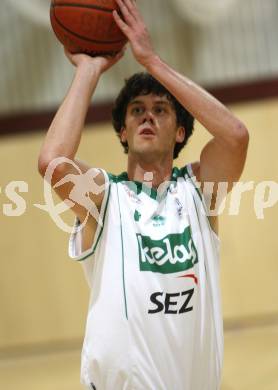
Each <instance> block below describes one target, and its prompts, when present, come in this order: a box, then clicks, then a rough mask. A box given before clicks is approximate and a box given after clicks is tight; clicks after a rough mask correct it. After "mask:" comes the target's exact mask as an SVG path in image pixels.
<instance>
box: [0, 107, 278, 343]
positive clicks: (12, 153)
mask: <svg viewBox="0 0 278 390" xmlns="http://www.w3.org/2000/svg"><path fill="white" fill-rule="evenodd" d="M232 109H233V111H234V112H235V113H236V114H237V115H238V116H239V117H240V118H241V119H242V120H243V121H244V122H245V123H246V125H247V126H248V128H249V130H250V135H251V140H250V150H249V157H248V161H247V164H246V169H245V172H244V175H243V177H242V180H244V181H249V180H252V181H255V182H256V184H257V183H258V182H260V181H262V180H276V181H277V172H278V169H277V168H278V162H277V161H278V160H277V152H276V146H277V144H278V132H277V112H278V100H273V101H265V102H260V103H252V104H245V105H240V106H233V107H232ZM42 139H43V134H41V133H38V134H37V135H32V136H25V137H14V138H9V139H2V140H1V144H0V166H1V176H0V186H1V188H2V193H0V212H1V213H0V221H1V232H2V234H1V237H0V250H1V262H0V292H1V293H0V313H1V321H0V348H3V347H11V346H18V345H25V344H33V343H38V342H40V343H41V342H43V343H48V342H67V341H75V340H80V339H81V338H82V335H83V330H84V325H85V318H86V308H87V302H88V289H87V286H86V283H85V280H84V278H83V274H82V270H81V267H80V265H79V264H76V263H74V262H72V261H70V260H69V259H68V256H67V241H68V234H66V233H64V232H62V231H60V230H59V229H58V228H57V227H56V226H55V224H54V222H53V221H52V220H51V219H50V217H49V216H48V215H47V214H46V213H45V212H43V211H41V210H39V209H37V208H35V207H34V206H33V203H41V204H43V203H44V199H43V183H42V180H41V178H40V177H39V175H38V173H37V168H36V167H37V155H38V151H39V148H40V145H41V142H42ZM208 139H209V136H208V134H207V133H206V132H205V131H204V130H203V129H201V128H200V127H199V126H197V128H196V133H195V135H194V138H193V139H192V141H191V142H190V144H189V146H188V148H187V150H186V151H185V152H184V153H183V155H182V156H181V158H180V159H179V161H178V162H177V165H181V164H184V163H185V162H189V161H193V160H196V159H198V156H199V152H200V150H201V147H202V146H203V145H204V143H205V142H206V141H207V140H208ZM105 149H106V150H107V151H106V152H104V150H105ZM79 158H81V159H83V160H86V161H88V162H89V163H90V164H91V165H93V166H100V167H103V168H105V169H107V170H108V171H111V172H114V173H117V172H120V171H123V170H124V169H125V155H123V153H122V150H121V147H120V145H119V143H118V140H117V139H116V137H115V135H114V134H113V132H112V130H111V129H110V127H109V126H105V125H103V126H97V128H96V129H94V131H91V129H88V130H86V131H85V132H84V136H83V139H82V144H81V147H80V151H79ZM14 180H23V181H26V182H27V183H28V185H29V192H28V193H26V194H22V196H23V197H24V199H25V201H26V205H27V209H26V212H25V214H24V215H23V216H20V217H7V216H4V215H3V213H2V206H3V204H4V203H10V201H9V199H8V198H7V196H6V195H5V192H4V189H5V186H6V185H7V184H8V183H9V182H10V181H14ZM253 199H254V192H252V193H250V194H245V195H244V196H243V201H242V207H241V211H240V215H239V216H236V217H235V216H233V217H231V216H229V215H228V209H226V210H225V211H224V213H223V216H222V217H221V220H220V236H221V239H222V249H221V251H222V260H221V263H222V293H223V309H224V316H225V318H226V319H227V318H230V319H233V318H241V317H248V316H252V315H257V314H259V315H264V314H268V313H274V312H276V313H278V308H277V302H278V288H277V282H276V281H277V274H278V264H277V261H278V240H277V238H276V236H277V225H278V223H277V221H278V207H277V205H276V207H273V208H271V209H269V210H266V212H265V219H264V220H258V219H257V218H256V216H255V213H254V209H253ZM65 220H66V221H68V222H69V221H72V220H73V217H72V216H71V215H70V212H68V213H67V214H66V215H65Z"/></svg>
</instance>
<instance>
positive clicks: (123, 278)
mask: <svg viewBox="0 0 278 390" xmlns="http://www.w3.org/2000/svg"><path fill="white" fill-rule="evenodd" d="M116 188H117V199H118V208H119V214H120V230H121V250H122V280H123V290H124V302H125V316H126V319H127V320H128V314H127V302H126V289H125V255H124V240H123V226H122V213H121V206H120V199H119V191H118V186H117V187H116Z"/></svg>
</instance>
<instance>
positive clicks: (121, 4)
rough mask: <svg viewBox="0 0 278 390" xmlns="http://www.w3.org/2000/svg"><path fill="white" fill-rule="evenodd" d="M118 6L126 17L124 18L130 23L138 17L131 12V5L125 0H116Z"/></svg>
mask: <svg viewBox="0 0 278 390" xmlns="http://www.w3.org/2000/svg"><path fill="white" fill-rule="evenodd" d="M116 2H117V4H118V6H119V7H120V10H121V13H122V15H123V17H124V20H125V21H126V22H127V23H128V24H129V25H132V24H133V23H134V22H135V21H136V19H135V17H134V16H133V14H132V13H131V11H130V9H129V7H128V6H127V4H126V3H125V2H124V1H123V0H116Z"/></svg>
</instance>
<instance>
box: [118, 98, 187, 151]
mask: <svg viewBox="0 0 278 390" xmlns="http://www.w3.org/2000/svg"><path fill="white" fill-rule="evenodd" d="M184 136H185V130H184V128H183V127H178V126H177V119H176V112H175V110H174V108H173V106H172V104H171V102H170V101H169V100H168V99H167V97H166V96H157V95H153V94H149V95H139V96H137V97H135V98H134V99H132V100H131V101H130V103H129V104H128V106H127V113H126V118H125V127H124V128H123V129H122V131H121V140H122V142H127V143H128V148H129V153H135V154H139V155H142V156H144V157H145V158H148V156H151V157H153V158H156V157H160V156H163V155H170V156H173V151H174V147H175V144H176V142H182V141H183V140H184Z"/></svg>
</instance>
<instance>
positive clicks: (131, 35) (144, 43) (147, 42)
mask: <svg viewBox="0 0 278 390" xmlns="http://www.w3.org/2000/svg"><path fill="white" fill-rule="evenodd" d="M116 2H117V3H118V5H119V7H120V11H121V16H122V17H121V16H120V15H119V13H118V12H117V11H113V16H114V19H115V22H116V23H117V25H118V26H119V28H120V29H121V31H122V32H123V33H124V34H125V35H126V37H127V38H128V40H129V42H130V46H131V49H132V52H133V55H134V57H135V58H136V60H137V61H138V62H139V63H140V64H141V65H143V66H145V67H147V65H148V64H149V63H150V62H151V61H152V59H154V58H155V57H157V54H156V53H155V51H154V49H153V47H152V42H151V38H150V35H149V32H148V29H147V27H146V25H145V22H144V20H143V18H142V16H141V14H140V12H139V10H138V7H137V5H136V0H116Z"/></svg>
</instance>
